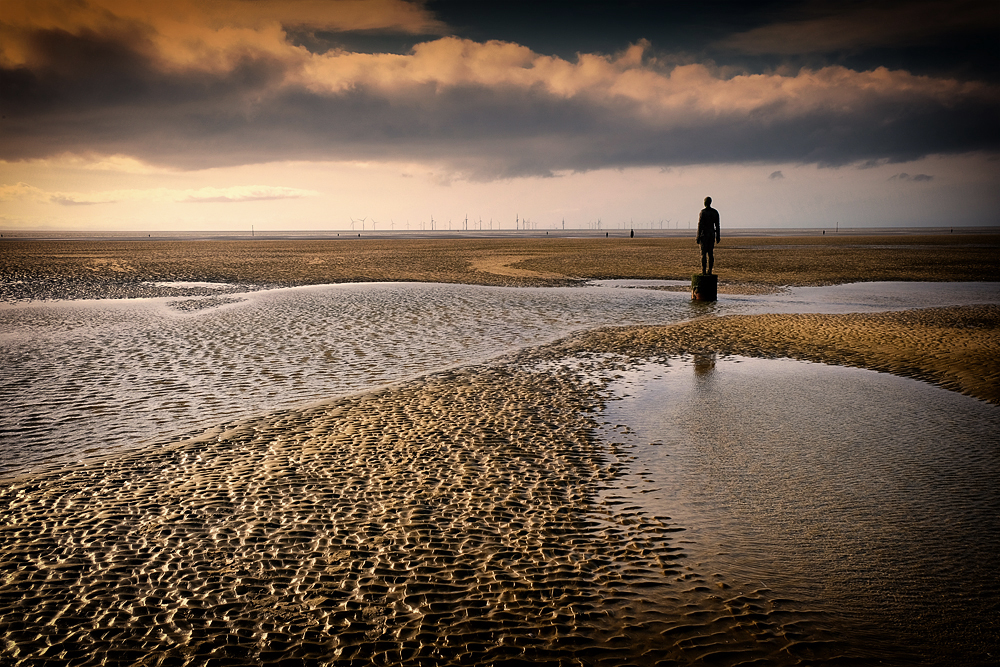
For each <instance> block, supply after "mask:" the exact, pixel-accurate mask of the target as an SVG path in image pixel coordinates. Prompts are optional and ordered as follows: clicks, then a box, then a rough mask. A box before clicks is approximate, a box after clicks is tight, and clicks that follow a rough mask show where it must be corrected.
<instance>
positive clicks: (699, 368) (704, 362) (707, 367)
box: [693, 352, 716, 378]
mask: <svg viewBox="0 0 1000 667" xmlns="http://www.w3.org/2000/svg"><path fill="white" fill-rule="evenodd" d="M715 357H716V355H715V352H710V353H702V354H696V355H694V364H693V365H694V374H695V375H697V376H698V377H699V378H705V377H707V376H708V375H709V374H711V372H712V371H714V370H715Z"/></svg>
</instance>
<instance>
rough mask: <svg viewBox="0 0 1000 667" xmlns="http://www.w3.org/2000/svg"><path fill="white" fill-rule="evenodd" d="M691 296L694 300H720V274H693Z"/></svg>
mask: <svg viewBox="0 0 1000 667" xmlns="http://www.w3.org/2000/svg"><path fill="white" fill-rule="evenodd" d="M691 298H692V299H693V300H694V301H718V299H719V276H717V275H715V274H714V273H710V274H704V273H696V274H694V275H693V276H691Z"/></svg>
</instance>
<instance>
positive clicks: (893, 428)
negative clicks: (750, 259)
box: [604, 357, 1000, 664]
mask: <svg viewBox="0 0 1000 667" xmlns="http://www.w3.org/2000/svg"><path fill="white" fill-rule="evenodd" d="M613 390H614V392H615V393H616V394H617V396H618V397H619V399H620V400H616V401H612V402H610V403H609V404H608V408H607V410H606V412H605V415H604V419H605V421H606V422H607V434H608V439H609V440H611V441H613V442H619V443H621V445H622V449H623V451H624V452H627V455H628V456H629V457H634V458H631V460H630V461H629V465H628V470H629V473H628V474H627V475H626V476H625V477H624V478H623V479H622V480H620V483H619V484H618V485H616V486H615V487H614V488H613V489H611V490H609V491H608V492H607V494H608V496H609V497H614V498H617V499H619V500H627V501H628V502H630V503H634V504H635V505H636V506H638V507H641V508H642V512H644V513H646V514H647V515H649V516H656V517H670V519H671V520H672V521H673V522H675V523H677V524H678V525H681V526H684V527H685V528H686V531H685V539H684V549H685V552H686V553H687V554H688V555H689V557H690V559H691V562H692V563H693V564H695V565H696V567H697V569H700V570H703V571H706V572H712V573H717V574H718V575H719V576H720V577H724V578H725V580H727V581H730V582H733V584H734V585H736V586H738V587H739V586H743V587H748V588H755V587H759V586H767V587H769V588H770V589H773V590H775V591H779V592H781V593H782V594H784V595H787V596H789V597H792V598H795V599H797V600H801V601H804V602H806V603H808V604H809V606H810V608H811V609H813V610H815V611H817V612H825V613H827V614H829V615H831V617H833V618H836V619H838V620H837V623H839V624H840V625H839V627H838V633H837V634H838V635H839V636H840V637H841V639H843V640H844V641H845V642H847V643H848V644H853V645H854V646H855V647H857V648H858V650H859V655H860V656H862V657H864V658H866V659H868V660H872V661H875V660H886V661H887V662H888V663H889V664H989V663H990V662H991V661H992V659H993V658H992V657H991V656H990V655H989V653H990V652H993V655H994V656H996V653H995V652H996V650H997V649H998V648H1000V647H998V645H997V642H998V638H1000V622H998V620H997V616H996V609H997V605H998V604H1000V579H998V578H997V574H996V573H997V572H998V571H1000V555H998V554H1000V519H998V516H1000V489H998V487H997V480H998V479H1000V410H997V408H996V406H992V405H989V404H986V403H984V402H982V401H977V400H975V399H972V398H969V397H966V396H961V395H958V394H955V393H953V392H949V391H946V390H943V389H939V388H936V387H933V386H930V385H927V384H925V383H922V382H918V381H915V380H910V379H906V378H899V377H895V376H892V375H886V374H881V373H876V372H874V371H868V370H862V369H853V368H842V367H830V366H825V365H822V364H812V363H807V362H799V361H791V360H759V359H743V358H726V359H718V360H716V359H714V358H711V357H702V358H699V359H694V360H683V361H682V360H678V361H676V362H674V363H673V364H672V365H671V366H669V367H667V366H663V365H660V364H648V365H644V366H641V367H639V368H637V369H635V370H633V371H630V372H626V373H624V374H623V376H622V377H621V378H620V379H619V380H617V381H616V383H615V385H614V386H613Z"/></svg>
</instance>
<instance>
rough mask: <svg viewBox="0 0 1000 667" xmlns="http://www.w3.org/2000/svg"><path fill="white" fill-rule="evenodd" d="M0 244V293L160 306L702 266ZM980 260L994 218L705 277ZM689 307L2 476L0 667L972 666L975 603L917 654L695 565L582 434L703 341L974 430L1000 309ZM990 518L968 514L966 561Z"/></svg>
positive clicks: (909, 274) (742, 288)
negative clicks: (641, 379)
mask: <svg viewBox="0 0 1000 667" xmlns="http://www.w3.org/2000/svg"><path fill="white" fill-rule="evenodd" d="M2 247H3V253H2V255H0V277H2V281H0V282H2V283H3V287H2V289H3V292H2V293H0V297H2V298H3V300H4V301H6V302H7V303H9V304H14V305H16V304H32V303H39V302H41V303H44V300H46V299H137V298H146V299H164V298H176V299H179V300H183V299H187V301H185V303H190V304H195V305H193V306H191V308H193V309H195V310H194V311H192V312H197V308H198V307H202V306H204V307H205V308H206V309H215V308H217V309H220V310H222V311H224V310H225V309H227V308H232V309H237V308H239V307H240V304H239V299H242V298H244V297H242V296H240V295H245V294H246V293H248V291H259V292H267V291H268V290H272V289H276V288H289V287H293V286H306V285H324V284H328V283H369V282H386V281H388V282H414V281H415V282H423V283H450V284H456V285H460V284H469V285H483V286H489V287H518V288H542V287H544V288H550V287H558V288H567V289H569V290H570V292H574V290H578V289H583V288H577V287H575V286H579V285H582V284H583V283H584V282H585V281H590V280H611V279H635V280H675V281H676V280H685V279H689V278H690V274H691V273H692V267H693V266H694V264H695V261H694V260H696V259H697V249H696V248H695V247H694V244H693V242H692V241H691V240H690V239H665V238H651V239H641V238H636V239H624V238H619V239H608V240H607V241H605V240H604V239H585V240H580V239H559V238H550V239H500V240H498V239H475V240H467V239H457V240H408V241H392V240H371V241H368V240H365V239H360V240H358V239H344V240H341V241H331V240H323V241H247V240H238V241H219V242H216V241H199V242H178V241H142V240H138V241H88V240H73V241H27V240H14V241H10V242H8V241H7V239H4V242H3V246H2ZM998 252H1000V237H998V236H996V235H990V234H979V235H975V234H962V235H907V236H894V237H868V236H850V237H848V236H845V237H839V238H838V237H832V235H831V236H823V237H817V236H811V237H777V238H738V239H733V240H732V242H731V243H729V242H728V241H725V242H724V243H723V244H722V245H720V246H719V247H718V248H717V251H716V266H717V268H718V271H719V273H720V275H721V277H720V294H722V295H727V294H728V295H754V294H768V293H772V292H777V291H781V290H783V289H787V288H789V287H793V286H807V285H814V286H820V285H836V284H841V283H853V282H873V281H879V282H881V281H951V282H958V283H966V282H976V283H981V282H986V283H994V282H997V281H998V280H1000V262H997V257H998ZM201 283H204V284H201ZM219 283H224V284H225V285H226V287H223V288H221V289H220V288H219V287H218V286H217V285H218V284H219ZM653 287H657V286H655V285H654V286H653ZM635 289H642V287H637V288H635ZM657 289H664V288H663V287H662V286H660V287H657ZM667 289H675V290H676V289H683V287H682V286H681V287H678V286H673V287H668V288H667ZM324 294H325V293H324ZM680 296H681V297H682V298H683V297H684V295H683V294H681V295H680ZM462 298H466V297H462ZM552 298H557V297H552ZM227 299H232V300H233V303H231V304H230V303H227ZM671 303H672V302H671ZM198 304H201V305H202V306H199V305H198ZM204 304H207V305H204ZM654 305H655V304H654ZM677 307H678V308H679V307H680V306H679V305H678V306H677ZM684 307H685V308H688V307H689V306H688V305H687V304H684ZM678 312H681V311H678ZM683 312H684V313H687V314H685V315H684V318H683V319H684V321H679V322H672V323H671V324H670V325H668V326H661V325H656V324H650V323H645V324H636V325H629V326H601V327H597V328H586V329H584V330H578V331H574V332H573V333H572V334H571V335H566V336H561V337H560V338H559V339H558V340H555V341H552V342H548V343H546V344H541V345H535V344H531V343H530V341H526V342H525V343H523V344H521V345H520V346H518V345H513V346H512V347H509V348H504V349H503V350H498V352H497V355H498V356H495V357H493V358H486V359H484V360H482V361H477V362H476V363H459V364H457V365H455V364H450V363H449V362H448V359H447V358H446V357H444V356H442V357H440V358H434V359H431V360H430V361H429V362H428V364H427V366H426V367H425V366H421V367H420V369H419V372H417V371H416V370H415V373H416V375H417V377H410V376H407V375H405V374H403V375H401V376H400V377H399V378H396V377H391V378H386V379H379V380H377V381H376V380H370V381H367V382H370V383H371V384H373V385H378V386H373V387H372V388H370V389H367V390H363V391H356V392H353V393H350V395H346V396H340V397H336V398H332V399H330V400H326V401H319V402H316V401H313V402H312V404H310V405H308V406H300V407H294V408H282V409H278V410H271V411H263V412H261V413H260V414H256V415H254V416H252V417H241V418H239V419H233V420H231V421H228V422H225V423H220V424H218V425H217V427H216V428H213V429H210V430H207V431H206V430H204V429H200V430H199V429H192V430H191V432H190V433H188V434H186V435H185V436H184V437H176V438H167V439H164V438H160V439H156V438H155V437H153V438H152V439H151V441H150V444H148V445H143V446H142V447H137V448H131V449H129V448H126V449H122V450H116V451H108V452H98V453H95V454H93V455H90V456H88V457H87V458H86V460H85V461H81V462H79V463H73V464H64V465H63V464H60V465H59V466H57V467H55V468H53V469H50V470H45V471H41V472H37V473H31V474H24V475H20V476H17V477H16V478H13V479H9V480H7V481H6V482H5V483H4V485H3V487H2V488H0V514H2V516H3V525H2V528H0V529H2V531H3V538H2V540H0V552H2V553H0V568H2V570H3V579H2V582H3V583H2V586H0V627H2V628H3V633H2V634H3V637H4V640H3V641H4V643H3V645H2V646H0V659H2V660H0V662H3V661H6V662H9V663H10V664H24V665H34V664H79V665H90V664H94V665H97V664H150V665H153V664H191V665H195V664H274V663H277V662H281V661H289V664H414V665H416V664H525V663H529V664H608V665H616V664H695V663H702V662H713V663H714V664H723V665H737V664H748V663H751V662H753V661H758V663H765V664H803V663H808V664H875V663H878V662H881V663H883V664H937V663H940V662H941V661H942V660H944V659H946V657H947V656H949V655H952V656H954V655H959V656H961V660H960V661H961V662H964V663H966V664H989V663H990V662H991V661H992V659H993V657H995V656H996V655H997V654H996V651H997V650H998V649H1000V626H998V624H997V622H996V621H995V620H989V619H982V620H981V622H976V621H970V620H969V619H968V618H966V617H963V618H964V620H963V622H962V624H963V625H964V626H968V625H969V624H970V623H971V624H972V625H975V626H976V627H975V628H974V631H971V630H968V629H967V628H966V629H964V630H962V631H961V632H955V633H954V634H952V635H948V636H934V637H933V638H932V643H937V644H938V648H937V649H934V650H936V651H940V652H938V653H934V654H932V655H923V654H921V653H920V650H919V649H915V648H914V647H913V646H905V645H899V636H897V635H894V634H893V633H892V632H891V631H890V630H889V629H886V628H879V627H874V628H873V627H870V626H871V625H872V624H871V622H869V621H870V619H869V620H868V621H866V622H855V621H856V619H855V620H850V619H848V620H845V619H844V618H841V617H840V616H837V615H836V614H832V615H831V610H830V609H828V608H825V607H823V606H822V605H817V604H815V601H814V600H811V599H808V598H806V597H803V596H796V595H792V594H790V593H789V591H785V590H781V588H780V587H778V586H775V585H774V584H773V583H772V582H767V583H764V582H763V581H760V582H758V583H759V584H760V585H759V586H758V585H756V584H753V586H749V585H748V582H747V581H743V580H736V578H735V577H734V576H730V575H728V574H727V573H725V572H722V571H719V570H717V569H711V568H705V567H701V566H699V564H698V563H696V562H694V561H693V560H692V559H691V558H690V557H689V552H691V547H689V546H687V543H686V542H685V535H686V534H687V533H688V532H693V530H691V529H693V528H695V527H693V526H685V525H682V524H680V523H678V522H677V521H675V520H674V519H673V518H671V516H670V514H669V513H652V512H650V511H647V510H646V509H644V508H643V506H642V504H641V503H636V502H633V501H631V500H629V499H628V498H627V496H628V494H625V493H619V491H616V489H619V490H620V484H621V481H622V480H623V479H625V478H627V477H628V476H629V475H630V474H634V473H635V471H634V470H631V469H630V460H631V459H630V455H629V452H628V449H627V447H625V445H624V444H623V443H622V442H619V441H618V440H616V439H613V438H608V437H606V436H603V435H601V433H602V429H603V430H606V429H607V428H608V427H609V426H610V427H619V426H620V427H621V428H620V430H621V431H623V432H628V430H629V426H628V424H621V425H618V424H610V425H609V424H604V419H605V415H606V414H607V410H608V407H609V405H610V404H612V403H614V401H617V400H621V397H620V396H616V395H615V394H614V392H613V391H612V390H611V387H612V386H613V385H614V383H615V381H616V378H618V377H621V376H622V375H623V374H626V375H627V374H628V372H629V371H630V369H633V368H636V367H638V366H640V365H642V364H648V363H654V364H662V365H664V366H665V367H667V366H670V365H671V364H673V365H674V366H676V365H677V364H678V363H688V361H690V360H696V359H699V358H712V359H719V360H722V359H726V358H730V357H732V358H736V357H748V358H757V359H798V360H804V361H811V362H819V363H823V364H829V365H837V366H851V367H857V368H864V369H870V370H873V371H880V372H882V373H889V374H892V375H895V376H899V377H903V378H911V379H914V380H920V381H922V382H924V383H930V384H932V385H935V386H936V387H940V388H943V389H941V391H943V390H948V391H950V392H953V393H957V394H964V395H965V398H967V399H968V401H969V402H970V403H969V407H968V409H970V410H974V411H978V412H976V414H980V413H982V414H984V415H986V417H985V419H987V420H989V419H995V416H996V404H997V403H1000V361H998V359H1000V336H998V335H997V333H998V327H1000V305H998V304H997V303H996V302H993V303H982V304H965V305H960V306H945V307H934V308H920V309H906V310H891V309H889V310H887V311H886V312H864V313H852V312H843V313H838V314H815V313H763V314H747V315H744V314H724V315H722V316H716V315H715V314H714V313H713V311H711V310H706V311H704V312H702V311H697V310H693V311H691V312H690V313H688V311H683ZM192 316H194V315H192ZM560 317H566V316H565V315H560ZM649 318H650V316H648V315H646V314H645V311H643V314H641V315H639V316H636V317H635V319H636V320H643V321H645V320H648V319H649ZM345 324H350V322H348V321H346V320H345V319H344V317H343V315H341V319H340V320H332V321H331V326H344V325H345ZM495 347H496V346H495ZM400 354H401V353H400ZM477 354H479V353H477ZM678 360H682V361H680V362H679V361H678ZM400 363H402V361H401V362H400ZM713 363H715V362H713ZM435 365H437V366H439V368H437V369H434V370H429V371H425V370H423V369H424V368H433V367H434V366H435ZM379 377H380V378H381V376H379ZM963 405H965V404H963ZM963 409H965V408H963ZM977 423H978V422H977ZM982 436H983V438H982V440H983V441H984V443H983V444H982V451H980V452H978V453H977V454H976V456H977V457H979V458H975V461H977V463H975V464H974V466H978V468H975V469H976V470H978V471H979V472H980V473H981V474H982V475H985V479H987V481H988V480H989V479H990V478H992V479H993V481H994V482H995V480H996V478H995V475H996V474H997V473H998V471H997V470H996V467H995V463H992V461H995V451H996V450H995V446H996V445H997V444H998V443H997V442H996V440H997V437H996V434H995V433H982ZM16 437H17V434H16V433H11V432H7V433H5V438H16ZM991 452H992V454H991ZM991 456H992V458H990V457H991ZM969 470H973V468H971V467H970V469H969ZM962 474H972V473H969V472H968V471H964V472H962ZM988 486H995V484H992V485H988ZM982 493H983V494H985V496H984V498H985V501H986V502H987V504H989V503H995V502H996V500H997V499H996V494H995V492H991V491H989V490H985V491H983V492H982ZM990 494H992V495H990ZM961 520H962V519H961V517H958V518H957V519H956V521H959V522H961ZM997 528H998V527H997V525H996V524H995V523H994V524H992V525H983V526H981V531H982V532H983V533H984V534H985V536H984V537H983V538H982V539H983V542H981V543H980V544H979V546H977V547H976V548H977V549H979V548H980V547H982V548H983V549H985V548H986V547H988V546H989V545H990V544H993V543H995V542H996V540H997ZM976 553H980V552H979V551H976ZM994 557H995V556H994ZM965 583H970V582H965ZM951 585H952V584H950V583H949V584H948V586H951ZM967 593H968V595H970V596H977V599H978V602H977V603H976V604H975V605H970V606H969V609H980V608H990V605H993V606H994V608H995V604H996V603H997V602H998V599H997V597H996V596H997V587H996V584H995V581H993V582H991V581H980V582H971V587H970V588H969V589H968V590H967ZM848 616H849V614H848ZM935 627H937V626H935ZM928 650H930V649H928Z"/></svg>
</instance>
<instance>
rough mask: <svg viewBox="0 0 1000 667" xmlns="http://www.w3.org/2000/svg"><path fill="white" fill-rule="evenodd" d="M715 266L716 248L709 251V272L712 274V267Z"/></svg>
mask: <svg viewBox="0 0 1000 667" xmlns="http://www.w3.org/2000/svg"><path fill="white" fill-rule="evenodd" d="M714 267H715V249H714V248H713V249H712V250H709V251H708V273H709V275H711V274H712V269H713V268H714Z"/></svg>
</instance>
